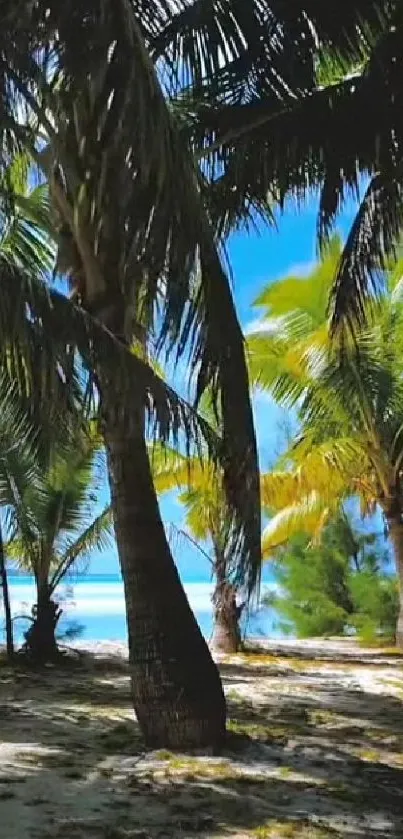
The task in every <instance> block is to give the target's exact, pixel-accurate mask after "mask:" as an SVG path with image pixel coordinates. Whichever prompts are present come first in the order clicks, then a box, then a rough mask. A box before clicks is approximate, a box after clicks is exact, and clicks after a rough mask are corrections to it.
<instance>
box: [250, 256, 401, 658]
mask: <svg viewBox="0 0 403 839" xmlns="http://www.w3.org/2000/svg"><path fill="white" fill-rule="evenodd" d="M339 247H340V245H339V244H338V243H337V242H334V243H333V256H332V253H330V254H328V261H327V263H326V262H325V263H324V266H322V268H323V270H321V269H319V270H315V272H314V273H313V275H312V277H309V278H307V279H305V280H304V279H301V280H300V299H299V302H298V287H297V284H295V285H294V296H293V298H292V302H291V305H292V306H293V307H294V311H290V313H289V314H288V315H287V314H286V311H285V306H284V301H285V292H286V290H287V286H288V289H289V290H290V281H289V279H287V280H285V281H283V282H280V283H279V285H278V287H277V288H276V287H275V286H273V289H272V290H269V289H267V290H266V292H265V293H264V294H263V296H262V297H261V301H260V302H263V303H264V304H265V305H267V306H268V307H269V311H270V314H273V315H275V314H277V320H276V319H275V318H273V322H272V329H271V331H270V321H271V317H270V315H269V316H268V317H267V327H268V330H267V332H266V333H264V332H261V333H259V335H256V336H252V337H251V339H250V351H251V370H252V377H253V378H254V379H255V381H259V382H260V385H263V386H264V387H267V388H269V389H270V390H271V391H272V392H273V393H275V394H276V395H277V398H280V399H281V401H282V402H283V403H284V404H288V405H294V406H297V408H298V417H299V422H300V432H299V435H298V438H297V440H296V442H295V443H294V444H293V445H292V446H291V447H290V449H289V451H288V452H287V453H286V455H285V457H284V463H283V471H278V472H275V473H272V474H268V475H266V476H263V477H262V497H263V503H264V506H265V507H266V508H267V509H269V510H270V509H271V511H273V510H278V511H279V512H278V514H277V515H275V516H274V517H273V518H272V520H271V521H270V522H269V524H268V526H267V528H266V530H265V532H264V536H263V548H264V551H265V552H270V550H271V549H272V548H273V547H275V546H276V545H278V544H280V543H282V542H283V541H286V540H287V539H288V538H289V536H290V535H291V534H292V533H295V532H297V531H298V530H301V529H304V530H307V531H309V532H311V533H313V534H315V535H318V534H319V533H320V531H321V529H322V527H323V525H324V523H325V522H326V521H327V520H328V518H329V516H330V515H331V514H332V513H334V512H335V511H336V510H337V509H340V506H341V505H342V504H343V502H344V501H345V500H346V499H347V498H349V497H351V496H357V497H359V498H360V500H361V508H362V512H363V514H367V513H372V512H373V511H374V509H375V507H376V506H377V505H378V506H379V507H380V509H381V510H382V512H383V515H384V518H385V522H386V524H387V528H388V532H389V536H390V539H391V542H392V545H393V549H394V555H395V561H396V568H397V573H398V577H399V580H400V592H401V594H400V602H401V607H400V615H399V620H398V625H397V632H396V640H397V643H398V645H399V646H402V645H403V486H402V477H403V472H402V459H403V437H402V428H403V414H402V404H403V368H402V361H401V359H402V352H401V350H402V334H403V333H402V326H403V306H402V285H401V272H402V267H403V266H402V263H398V265H397V266H396V268H395V270H394V271H393V272H390V273H389V276H388V280H387V286H388V292H385V293H384V295H383V296H382V298H381V299H380V300H379V301H378V304H377V305H376V307H373V308H372V310H371V312H370V313H368V315H367V316H366V317H367V319H368V325H367V327H366V328H365V329H364V328H363V327H362V328H361V329H360V331H359V332H358V333H357V335H356V338H355V342H354V343H350V344H349V343H346V342H345V341H343V342H342V343H341V344H340V345H339V346H338V345H337V342H331V341H330V339H329V333H328V332H327V335H326V307H325V305H324V306H323V309H322V316H321V313H320V306H319V307H317V306H316V302H317V300H319V299H321V300H322V301H323V302H324V303H325V301H326V295H325V294H324V293H323V289H322V290H320V289H319V288H318V287H317V288H316V292H315V294H316V302H315V299H313V298H311V297H309V296H306V289H307V288H309V287H310V285H311V283H312V282H315V281H316V282H317V283H318V284H319V285H320V278H322V282H323V285H324V286H326V285H327V283H328V280H329V277H331V274H332V272H331V262H332V259H335V258H336V259H337V251H338V249H339ZM385 283H386V280H385ZM279 301H280V302H279ZM280 307H282V308H283V311H282V312H281V319H280V320H279V316H280ZM265 347H266V350H267V354H266V357H265ZM280 348H281V353H282V355H280ZM255 349H256V354H254V350H255ZM265 358H266V360H264V359H265ZM273 358H274V359H275V362H274V364H273V365H272V359H273Z"/></svg>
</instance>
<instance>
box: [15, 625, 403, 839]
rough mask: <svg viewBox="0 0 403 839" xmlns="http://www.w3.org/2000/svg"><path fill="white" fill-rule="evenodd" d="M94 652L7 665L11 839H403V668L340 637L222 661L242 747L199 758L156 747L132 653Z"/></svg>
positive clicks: (95, 647) (115, 648)
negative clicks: (144, 738) (137, 690)
mask: <svg viewBox="0 0 403 839" xmlns="http://www.w3.org/2000/svg"><path fill="white" fill-rule="evenodd" d="M87 646H88V645H87ZM90 646H91V651H92V653H93V654H94V657H93V658H92V659H90V660H87V658H86V657H85V662H86V664H85V666H84V663H85V662H84V661H83V664H82V666H80V667H79V668H78V669H77V668H75V669H67V670H64V671H60V670H56V669H54V668H47V669H46V671H45V672H43V673H41V674H38V673H36V674H35V673H32V672H31V673H30V672H27V671H22V670H21V671H19V672H18V671H17V672H11V671H10V670H7V668H4V667H3V668H1V669H0V737H1V743H0V836H1V837H3V836H4V839H47V838H48V837H53V839H59V837H60V839H76V837H77V839H78V838H79V837H80V839H81V837H83V839H84V837H94V839H124V837H126V839H134V837H137V839H140V837H143V839H146V838H147V837H148V839H163V837H175V838H176V837H179V839H191V837H195V836H198V835H199V836H205V837H211V839H213V838H214V839H224V838H225V837H228V836H235V837H237V839H246V837H250V838H251V839H252V837H255V839H268V838H269V837H275V839H276V837H277V839H283V838H284V839H286V837H295V839H339V837H340V838H341V837H345V839H354V837H357V839H375V837H377V839H379V837H385V839H386V837H388V839H391V837H396V839H402V837H403V783H402V781H403V670H402V663H403V660H402V661H401V660H399V659H398V658H396V657H395V656H392V655H390V656H388V655H385V654H384V653H382V651H374V650H361V649H359V648H358V647H357V646H356V645H354V643H352V642H345V641H336V640H335V641H326V642H323V641H319V642H313V641H312V642H311V641H309V642H295V641H294V642H290V641H282V642H275V643H273V644H270V643H267V644H264V645H263V646H264V650H263V651H262V652H263V654H260V655H258V654H256V653H251V654H249V655H240V656H233V657H230V658H224V659H223V658H221V661H220V667H221V672H222V677H223V682H224V686H225V690H226V693H227V698H228V704H229V716H230V729H231V730H232V731H233V732H236V733H237V735H238V736H237V737H235V739H233V741H229V744H228V749H227V751H226V752H225V753H224V754H223V755H222V756H221V757H220V758H212V757H189V756H177V755H170V754H169V753H167V752H159V753H155V752H154V753H146V752H145V750H144V747H143V745H142V743H141V738H140V735H139V732H138V729H137V727H136V724H135V721H134V716H133V712H132V708H131V703H130V684H129V677H128V673H127V666H126V663H125V658H126V656H127V647H126V645H124V644H121V643H118V642H110V643H108V644H104V643H102V644H100V643H96V644H91V645H90ZM75 647H76V649H78V650H79V651H80V652H82V653H83V652H84V649H85V647H86V645H85V644H82V643H77V644H76V645H75ZM83 658H84V657H83ZM102 659H104V660H102ZM108 659H109V660H108Z"/></svg>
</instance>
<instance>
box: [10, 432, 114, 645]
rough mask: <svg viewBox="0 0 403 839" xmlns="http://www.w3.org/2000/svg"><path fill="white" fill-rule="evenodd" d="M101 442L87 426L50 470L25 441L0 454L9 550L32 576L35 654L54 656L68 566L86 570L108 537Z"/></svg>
mask: <svg viewBox="0 0 403 839" xmlns="http://www.w3.org/2000/svg"><path fill="white" fill-rule="evenodd" d="M3 440H4V437H3ZM99 449H100V440H99V436H98V434H96V433H95V432H94V431H93V430H91V429H88V432H87V434H86V433H85V432H83V433H82V434H81V435H80V437H79V438H78V439H73V440H72V441H71V442H70V443H69V445H64V446H63V448H62V447H61V446H60V449H59V451H55V452H53V453H52V455H51V458H50V459H49V464H48V465H47V467H46V468H45V469H44V468H43V465H42V464H41V463H40V462H38V459H37V458H35V457H33V456H32V452H31V451H29V450H28V451H27V449H26V447H25V450H24V448H23V447H22V448H21V446H20V445H19V446H18V448H16V447H15V446H14V448H13V450H12V451H10V449H8V450H7V451H6V452H5V453H4V454H3V456H2V457H0V474H1V477H0V483H1V484H2V486H4V489H5V492H4V495H3V497H2V504H3V505H4V506H5V507H6V513H7V533H8V534H9V540H8V542H7V544H6V545H5V555H6V558H7V559H8V560H11V561H14V563H17V565H18V566H20V567H21V568H23V569H25V570H26V571H29V572H30V573H31V574H32V576H33V577H34V580H35V586H36V603H35V605H34V607H33V610H32V618H31V626H30V627H29V629H28V631H27V632H26V633H25V639H26V642H25V647H26V649H27V651H28V652H29V654H30V656H32V657H33V658H34V659H36V660H37V661H52V660H54V659H55V658H56V656H57V652H58V648H57V642H56V634H55V633H56V627H57V623H58V621H59V619H60V617H61V614H62V610H61V608H60V607H59V605H58V601H57V599H56V598H55V594H56V593H57V589H58V587H59V586H60V584H61V583H62V582H63V581H64V579H65V578H66V575H67V574H68V573H69V572H72V571H73V570H75V571H77V570H80V568H81V570H82V568H83V566H85V562H86V561H87V560H88V558H89V555H90V554H91V552H92V551H94V550H103V549H105V548H106V547H108V545H110V544H111V537H112V515H111V509H110V505H109V504H107V505H106V506H104V508H103V509H101V510H100V509H99V506H100V505H99V501H98V495H99V491H100V487H101V482H100V481H101V476H100V474H99V469H100V464H99V457H100V452H99ZM97 473H98V474H97Z"/></svg>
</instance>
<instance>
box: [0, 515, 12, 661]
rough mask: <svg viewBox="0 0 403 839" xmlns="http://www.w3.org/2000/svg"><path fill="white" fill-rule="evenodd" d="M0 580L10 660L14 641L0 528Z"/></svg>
mask: <svg viewBox="0 0 403 839" xmlns="http://www.w3.org/2000/svg"><path fill="white" fill-rule="evenodd" d="M0 578H1V590H2V594H3V605H4V617H5V624H6V647H7V658H8V659H11V658H12V657H13V655H14V639H13V621H12V617H11V606H10V594H9V590H8V579H7V569H6V562H5V558H4V545H3V535H2V531H1V527H0Z"/></svg>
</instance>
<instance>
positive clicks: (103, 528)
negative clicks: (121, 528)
mask: <svg viewBox="0 0 403 839" xmlns="http://www.w3.org/2000/svg"><path fill="white" fill-rule="evenodd" d="M112 539H113V515H112V508H111V506H110V505H107V506H106V507H105V508H104V509H103V510H102V512H101V513H99V515H98V516H96V517H95V518H94V519H93V521H92V522H91V523H90V524H89V525H88V526H87V527H86V528H85V530H84V531H83V532H82V533H80V535H79V536H78V537H77V538H76V539H75V540H74V541H73V542H71V543H70V544H69V545H68V547H67V548H66V550H65V551H64V553H63V555H62V556H59V557H58V560H57V567H56V569H55V570H54V572H53V575H52V579H51V583H50V585H51V588H52V590H54V589H55V588H56V586H57V585H58V584H59V582H60V580H61V579H62V578H63V577H64V576H65V574H66V573H67V571H69V570H70V568H71V567H72V566H73V565H74V564H75V563H76V562H77V561H78V560H80V561H85V560H87V559H88V558H89V556H90V555H91V553H92V552H93V551H94V550H105V548H108V547H110V545H111V544H112Z"/></svg>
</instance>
